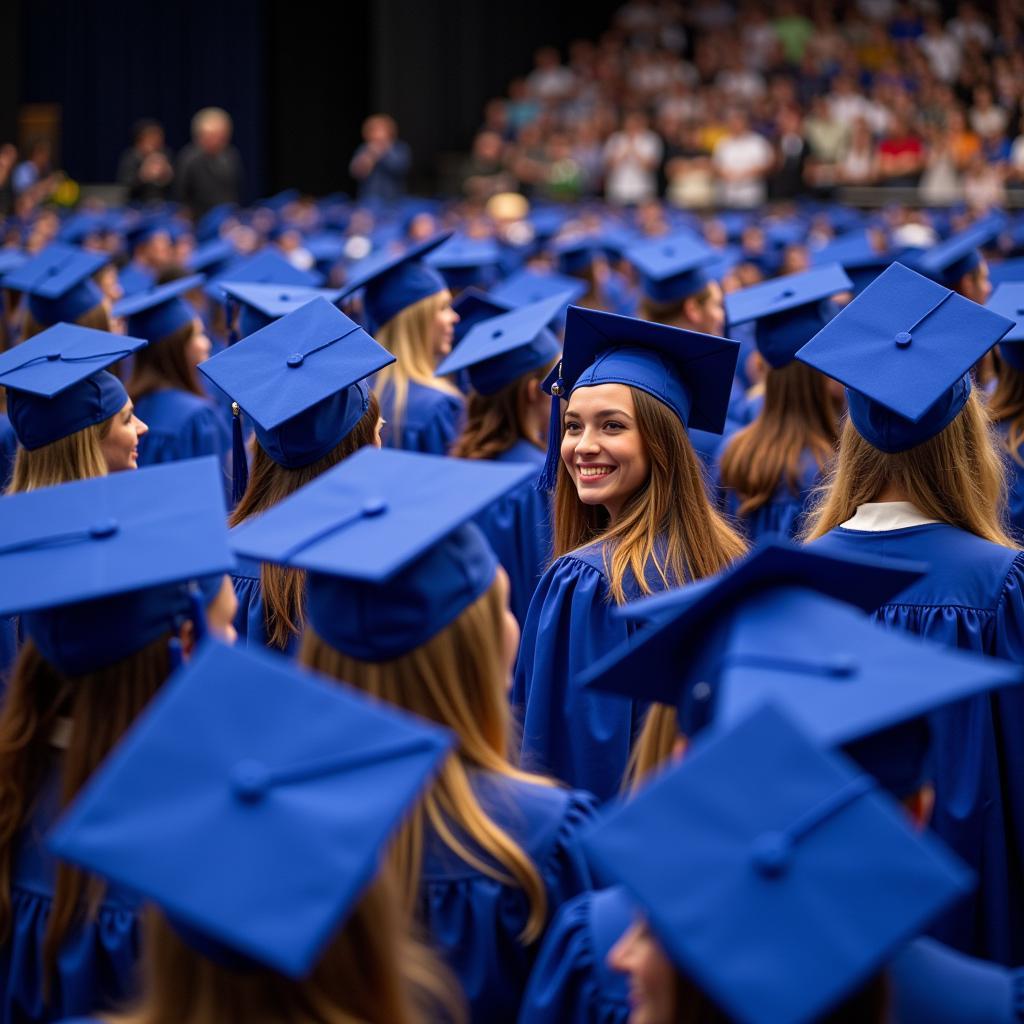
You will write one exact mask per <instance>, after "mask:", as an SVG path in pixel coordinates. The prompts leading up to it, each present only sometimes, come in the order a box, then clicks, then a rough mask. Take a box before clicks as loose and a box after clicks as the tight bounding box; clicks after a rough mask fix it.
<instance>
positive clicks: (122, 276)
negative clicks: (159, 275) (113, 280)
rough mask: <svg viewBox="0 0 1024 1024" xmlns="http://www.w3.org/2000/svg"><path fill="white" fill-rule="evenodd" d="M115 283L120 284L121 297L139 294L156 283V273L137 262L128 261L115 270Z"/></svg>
mask: <svg viewBox="0 0 1024 1024" xmlns="http://www.w3.org/2000/svg"><path fill="white" fill-rule="evenodd" d="M117 283H118V284H119V285H120V286H121V297H122V298H130V297H131V296H133V295H139V294H141V293H142V292H144V291H146V290H147V289H149V288H152V287H154V286H155V285H156V274H154V273H153V271H151V270H149V269H147V268H146V267H141V266H139V264H137V263H128V264H126V265H125V266H123V267H121V269H120V270H119V271H118V272H117Z"/></svg>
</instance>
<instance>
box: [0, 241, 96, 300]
mask: <svg viewBox="0 0 1024 1024" xmlns="http://www.w3.org/2000/svg"><path fill="white" fill-rule="evenodd" d="M110 259H111V257H110V255H109V253H97V252H92V251H90V250H86V249H77V248H75V247H74V246H71V245H65V244H64V243H63V242H53V243H51V244H50V245H48V246H47V247H46V248H45V249H43V250H42V251H41V252H39V253H37V254H36V255H35V256H34V257H32V258H30V259H29V260H28V261H27V262H26V263H23V264H22V265H21V266H20V267H18V268H16V269H15V270H11V271H9V272H8V273H6V274H4V276H3V279H2V281H0V284H2V285H3V287H4V288H10V289H11V290H12V291H16V292H25V293H27V294H29V295H35V296H37V297H38V298H41V299H59V298H61V296H63V295H66V294H67V293H68V292H69V291H70V290H71V289H72V288H74V287H75V286H76V285H78V284H80V283H81V282H82V281H85V280H86V279H87V278H89V277H92V275H93V274H95V273H96V272H97V271H98V270H102V269H103V267H105V266H106V265H107V264H108V263H109V262H110Z"/></svg>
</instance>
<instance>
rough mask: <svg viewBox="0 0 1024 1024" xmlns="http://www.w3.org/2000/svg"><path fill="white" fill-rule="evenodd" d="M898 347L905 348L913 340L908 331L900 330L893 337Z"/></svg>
mask: <svg viewBox="0 0 1024 1024" xmlns="http://www.w3.org/2000/svg"><path fill="white" fill-rule="evenodd" d="M894 340H895V342H896V344H897V346H899V348H906V347H907V346H908V345H909V344H910V342H911V341H912V340H913V339H912V338H911V335H910V331H900V333H899V334H897V335H896V338H895V339H894Z"/></svg>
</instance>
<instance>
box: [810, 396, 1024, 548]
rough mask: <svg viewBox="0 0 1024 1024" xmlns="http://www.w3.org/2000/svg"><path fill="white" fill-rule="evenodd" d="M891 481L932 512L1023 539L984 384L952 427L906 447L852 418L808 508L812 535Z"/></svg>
mask: <svg viewBox="0 0 1024 1024" xmlns="http://www.w3.org/2000/svg"><path fill="white" fill-rule="evenodd" d="M889 487H895V488H897V489H898V490H899V491H900V492H901V493H903V494H905V495H906V497H907V500H908V501H910V502H911V503H912V504H913V505H914V506H915V507H916V508H917V509H918V510H919V511H920V512H921V513H922V514H923V515H925V516H927V517H928V518H929V519H937V520H938V521H939V522H942V523H949V524H950V525H952V526H957V527H959V528H960V529H961V530H966V531H967V532H968V533H973V534H975V536H978V537H982V538H984V539H985V540H988V541H991V542H992V543H994V544H1001V545H1002V546H1004V547H1008V548H1016V547H1017V544H1016V543H1015V542H1014V541H1013V540H1011V538H1010V537H1009V535H1008V534H1007V533H1006V530H1005V529H1004V527H1003V523H1002V512H1003V507H1004V503H1005V478H1004V470H1003V463H1002V460H1001V459H1000V457H999V453H998V450H997V448H996V442H995V440H994V438H993V437H992V427H991V424H990V423H989V420H988V416H987V414H986V412H985V409H984V408H983V406H982V405H981V402H980V401H979V399H978V395H977V392H972V394H971V396H970V397H969V398H968V399H967V404H966V405H965V406H964V407H963V409H962V410H961V412H960V414H959V415H958V416H957V417H956V418H955V419H954V420H953V422H952V423H950V424H949V425H948V426H947V427H946V428H945V429H944V430H942V431H941V432H940V433H938V434H936V435H935V437H932V438H929V439H928V440H927V441H924V442H923V443H921V444H919V445H917V446H916V447H914V448H911V449H910V450H909V451H905V452H895V453H892V454H890V453H887V452H883V451H879V450H878V449H877V448H875V447H874V445H872V444H870V443H869V442H868V441H865V440H864V438H863V437H861V436H860V434H859V433H857V428H856V427H855V426H854V425H853V423H852V422H851V421H850V420H849V419H847V420H846V423H845V425H844V427H843V431H842V437H841V439H840V442H839V455H838V458H837V459H836V460H835V462H834V463H833V467H832V471H831V473H830V474H829V480H828V482H827V483H826V484H825V485H824V486H823V487H822V488H821V489H820V490H819V492H818V495H817V497H816V499H815V504H814V506H813V507H812V509H811V510H810V512H809V514H808V524H807V529H806V530H805V534H804V536H805V539H806V540H814V539H815V538H816V537H821V536H823V535H824V534H826V533H828V532H829V530H832V529H834V528H835V527H837V526H840V525H841V524H842V523H845V522H846V521H847V520H848V519H850V518H851V517H852V516H853V514H854V512H856V511H857V506H858V505H863V504H865V503H866V502H871V501H877V500H878V498H879V496H880V495H881V494H883V493H884V492H885V491H886V489H887V488H889Z"/></svg>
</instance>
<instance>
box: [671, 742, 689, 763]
mask: <svg viewBox="0 0 1024 1024" xmlns="http://www.w3.org/2000/svg"><path fill="white" fill-rule="evenodd" d="M685 756H686V737H685V736H680V737H679V738H678V739H677V740H676V741H675V743H673V744H672V763H673V764H679V762H680V761H682V759H683V758H684V757H685Z"/></svg>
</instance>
